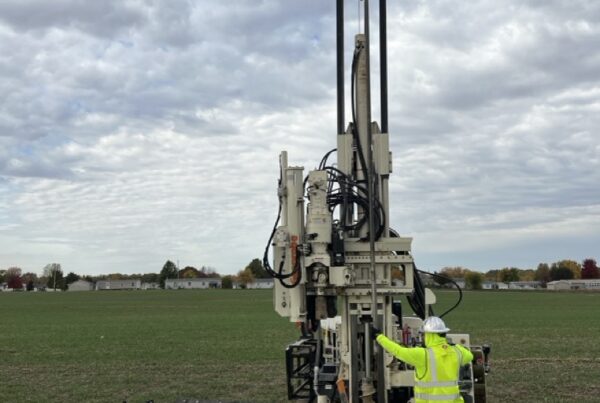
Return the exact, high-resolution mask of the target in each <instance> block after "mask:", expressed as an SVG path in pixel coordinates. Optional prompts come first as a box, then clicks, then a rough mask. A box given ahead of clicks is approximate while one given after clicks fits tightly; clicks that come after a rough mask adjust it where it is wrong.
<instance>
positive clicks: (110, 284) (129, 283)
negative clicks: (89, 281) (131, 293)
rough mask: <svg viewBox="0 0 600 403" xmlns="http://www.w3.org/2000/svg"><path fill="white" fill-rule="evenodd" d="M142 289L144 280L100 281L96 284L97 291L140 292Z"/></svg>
mask: <svg viewBox="0 0 600 403" xmlns="http://www.w3.org/2000/svg"><path fill="white" fill-rule="evenodd" d="M141 288H142V280H140V279H129V280H99V281H98V282H96V290H139V289H141Z"/></svg>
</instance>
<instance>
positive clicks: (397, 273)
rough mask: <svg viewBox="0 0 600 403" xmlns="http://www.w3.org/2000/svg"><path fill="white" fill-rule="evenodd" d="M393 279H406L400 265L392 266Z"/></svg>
mask: <svg viewBox="0 0 600 403" xmlns="http://www.w3.org/2000/svg"><path fill="white" fill-rule="evenodd" d="M392 279H393V280H400V281H404V271H403V270H402V269H400V267H398V266H392Z"/></svg>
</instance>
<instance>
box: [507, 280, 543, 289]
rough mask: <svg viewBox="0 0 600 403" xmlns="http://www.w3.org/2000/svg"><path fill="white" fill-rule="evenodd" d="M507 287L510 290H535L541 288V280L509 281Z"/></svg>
mask: <svg viewBox="0 0 600 403" xmlns="http://www.w3.org/2000/svg"><path fill="white" fill-rule="evenodd" d="M508 288H509V289H511V290H535V289H538V288H542V282H541V281H511V282H510V283H508Z"/></svg>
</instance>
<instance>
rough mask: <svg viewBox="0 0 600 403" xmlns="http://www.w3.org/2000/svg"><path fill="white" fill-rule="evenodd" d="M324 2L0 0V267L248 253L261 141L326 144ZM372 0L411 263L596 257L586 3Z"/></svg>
mask: <svg viewBox="0 0 600 403" xmlns="http://www.w3.org/2000/svg"><path fill="white" fill-rule="evenodd" d="M334 3H335V2H334V1H333V0H329V1H323V0H310V1H296V2H292V1H284V0H279V1H277V0H263V1H259V0H246V1H244V0H235V1H227V2H224V1H216V0H212V1H209V0H207V1H195V2H192V1H178V0H177V1H176V0H169V1H166V0H165V1H141V0H139V1H138V0H129V1H123V0H119V1H109V0H106V1H94V2H91V1H84V0H55V1H52V2H48V1H41V0H3V1H2V2H0V54H1V56H0V92H1V94H2V97H0V268H7V267H9V266H19V267H22V268H23V269H24V270H25V271H34V272H40V271H41V269H42V268H43V266H44V265H45V264H47V263H50V262H59V263H61V264H62V265H63V269H64V270H65V271H75V272H77V273H80V274H100V273H110V272H117V271H118V272H124V273H136V272H137V273H139V272H157V271H159V270H160V268H161V267H162V264H163V263H164V262H165V260H167V259H172V260H179V262H180V265H181V266H184V265H194V266H197V267H199V266H202V265H208V266H213V267H215V268H216V269H217V270H218V271H219V272H221V273H234V272H237V271H238V270H239V269H241V268H243V267H244V266H245V265H246V264H247V263H248V262H249V261H250V260H251V259H252V258H254V257H259V256H262V252H263V248H264V245H265V243H266V240H267V237H268V235H269V232H270V229H271V227H272V225H273V221H274V218H275V215H276V208H277V207H276V204H277V199H276V180H277V175H278V160H277V157H278V154H279V152H280V150H283V149H286V150H288V152H289V153H290V160H291V162H293V163H294V164H296V165H303V166H304V167H306V169H307V170H308V169H312V168H314V167H315V166H316V165H317V163H318V161H319V160H320V158H321V156H322V155H323V154H324V153H325V152H326V151H327V150H329V149H330V148H333V147H334V146H335V134H336V133H335V132H336V118H335V19H334V13H335V10H334ZM389 3H390V5H389V11H388V12H389V16H388V19H389V27H388V30H389V32H388V40H389V86H390V88H389V91H390V133H391V138H392V140H391V148H392V151H393V153H394V173H393V176H392V178H391V190H392V204H391V222H392V225H393V227H395V228H396V229H398V230H399V232H400V233H401V234H402V235H404V236H412V237H414V241H413V253H414V256H415V258H416V261H417V262H418V263H419V265H420V266H421V267H422V268H426V269H429V270H436V269H439V268H440V267H443V266H446V265H463V266H466V267H470V268H473V269H479V270H488V269H492V268H499V267H503V266H518V267H522V268H525V267H535V266H536V265H537V263H539V262H542V261H547V262H552V261H555V260H558V259H562V258H571V259H575V260H581V259H583V258H585V257H588V256H592V257H596V258H600V187H599V185H600V135H599V133H598V128H599V127H600V2H598V1H594V0H581V1H575V0H563V1H559V0H544V1H541V0H529V1H523V0H519V1H510V0H507V1H504V2H500V3H499V2H498V1H492V0H489V1H469V2H459V1H417V0H406V1H390V2H389ZM392 3H393V4H392ZM346 4H347V21H348V24H347V26H346V30H347V38H346V42H347V44H351V43H352V37H353V35H354V34H355V33H356V32H357V30H358V22H357V18H358V17H359V16H358V13H357V3H356V1H347V2H346ZM351 52H352V49H351V47H347V49H346V53H347V60H348V61H349V60H350V55H351ZM373 57H374V61H373V63H374V64H376V63H377V59H376V58H377V52H374V54H373ZM374 73H375V74H377V70H376V69H375V71H374ZM347 78H348V76H347ZM373 81H374V82H375V83H377V80H376V79H374V80H373ZM377 91H378V89H377V88H374V98H375V99H377V98H376V97H377ZM374 116H378V106H377V105H374Z"/></svg>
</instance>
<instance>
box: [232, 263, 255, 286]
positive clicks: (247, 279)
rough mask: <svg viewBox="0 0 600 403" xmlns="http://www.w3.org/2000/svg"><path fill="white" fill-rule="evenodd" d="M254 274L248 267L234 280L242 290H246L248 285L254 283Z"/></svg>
mask: <svg viewBox="0 0 600 403" xmlns="http://www.w3.org/2000/svg"><path fill="white" fill-rule="evenodd" d="M254 278H255V277H254V273H252V270H251V269H250V268H249V267H246V268H245V269H244V270H240V271H239V272H238V274H237V276H236V280H237V281H239V282H240V285H241V286H242V288H246V287H247V286H248V284H250V283H253V282H254Z"/></svg>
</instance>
